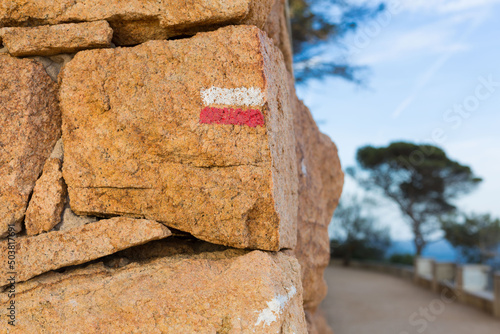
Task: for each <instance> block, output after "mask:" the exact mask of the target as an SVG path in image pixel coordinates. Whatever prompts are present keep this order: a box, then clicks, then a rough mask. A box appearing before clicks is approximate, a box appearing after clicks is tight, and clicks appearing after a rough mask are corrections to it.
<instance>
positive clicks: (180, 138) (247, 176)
mask: <svg viewBox="0 0 500 334" xmlns="http://www.w3.org/2000/svg"><path fill="white" fill-rule="evenodd" d="M60 76H61V91H60V101H61V107H62V110H63V140H64V145H65V147H64V148H65V160H64V168H63V173H64V179H65V180H66V183H67V185H68V191H69V196H70V203H71V208H72V210H73V211H74V212H75V213H77V214H79V215H82V214H87V215H96V216H109V215H126V216H131V217H144V218H147V219H151V220H156V221H160V222H163V223H165V224H166V225H167V226H169V227H173V228H176V229H179V230H181V231H185V232H189V233H191V234H193V235H194V236H196V237H197V238H199V239H202V240H206V241H210V242H213V243H218V244H223V245H228V246H232V247H238V248H247V247H248V248H256V249H263V250H274V251H276V250H279V249H282V248H292V247H294V246H295V241H296V235H297V230H296V219H297V214H296V213H297V170H296V168H297V166H296V165H297V164H296V154H295V138H294V133H293V119H292V117H293V116H292V111H291V108H290V101H289V92H288V84H287V71H286V69H285V66H284V64H283V58H282V55H281V53H280V52H279V50H278V49H276V48H275V47H274V46H273V45H272V41H271V40H270V39H269V38H268V37H267V36H266V34H265V33H263V32H262V31H260V30H259V29H258V28H256V27H253V26H230V27H226V28H221V29H219V30H217V31H214V32H208V33H200V34H198V35H196V36H195V37H193V38H190V39H181V40H174V41H150V42H147V43H144V44H142V45H140V46H137V47H134V48H116V49H106V50H89V51H82V52H80V53H78V54H77V55H76V56H75V58H74V59H73V60H72V61H70V62H69V63H68V64H67V65H66V66H65V67H64V69H63V71H62V72H61V74H60ZM206 108H208V109H206ZM218 112H227V114H224V115H225V116H224V115H222V114H218ZM204 113H205V114H204ZM251 115H260V116H261V119H260V120H259V119H254V118H252V117H253V116H251ZM201 116H206V117H207V118H206V119H204V118H203V117H201ZM226 116H227V118H226ZM250 116H251V117H250ZM217 117H219V118H217ZM231 117H234V118H231ZM259 122H261V123H259ZM259 124H262V125H259Z"/></svg>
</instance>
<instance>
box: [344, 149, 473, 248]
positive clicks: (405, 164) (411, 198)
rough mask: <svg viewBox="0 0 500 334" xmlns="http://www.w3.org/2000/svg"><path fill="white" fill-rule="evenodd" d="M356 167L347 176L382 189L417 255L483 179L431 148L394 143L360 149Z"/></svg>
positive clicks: (373, 188)
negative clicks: (408, 229) (442, 219)
mask: <svg viewBox="0 0 500 334" xmlns="http://www.w3.org/2000/svg"><path fill="white" fill-rule="evenodd" d="M357 162H358V167H357V168H354V167H351V168H348V170H347V172H348V173H349V174H350V175H351V176H353V177H354V178H355V179H356V180H357V181H358V183H359V184H360V185H361V186H362V187H364V188H365V189H367V190H376V191H377V190H378V191H381V192H382V193H383V194H384V195H385V196H386V197H387V198H389V199H390V200H392V201H393V202H394V203H395V204H396V205H397V206H398V207H399V209H400V211H401V213H402V214H403V216H404V217H405V218H406V219H407V221H408V222H409V223H410V227H411V229H412V232H413V235H414V244H415V248H416V252H417V255H421V254H422V250H423V249H424V247H425V246H426V244H427V242H428V239H429V236H430V235H431V234H433V233H434V232H436V231H438V230H439V228H440V223H439V218H440V216H442V215H443V214H448V213H451V212H453V211H454V210H455V206H454V205H453V203H452V201H453V200H454V199H456V198H458V197H460V196H462V195H465V194H467V193H469V192H471V191H472V190H473V189H474V188H475V187H476V186H477V185H478V184H479V183H480V182H481V181H482V180H481V179H480V178H478V177H476V176H475V175H474V174H473V172H472V171H471V169H470V167H468V166H464V165H461V164H460V163H458V162H456V161H453V160H451V159H449V158H448V157H447V156H446V153H445V152H444V151H443V150H442V149H440V148H438V147H436V146H432V145H417V144H412V143H407V142H395V143H392V144H390V145H389V146H387V147H378V148H377V147H373V146H366V147H362V148H360V149H359V150H358V152H357Z"/></svg>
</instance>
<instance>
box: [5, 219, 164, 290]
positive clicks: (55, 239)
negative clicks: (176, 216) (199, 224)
mask: <svg viewBox="0 0 500 334" xmlns="http://www.w3.org/2000/svg"><path fill="white" fill-rule="evenodd" d="M170 235H171V233H170V231H169V229H168V228H167V227H165V226H163V225H162V224H160V223H157V222H154V221H150V220H143V219H132V218H124V217H116V218H112V219H108V220H100V221H98V222H95V223H92V224H87V225H84V226H81V227H79V228H74V229H71V230H68V231H54V232H49V233H44V234H40V235H37V236H32V237H20V238H18V239H16V243H15V244H16V259H15V260H16V263H15V271H16V272H17V277H16V281H17V282H22V281H26V280H28V279H30V278H32V277H34V276H37V275H40V274H42V273H45V272H47V271H50V270H54V269H58V268H62V267H67V266H73V265H77V264H81V263H85V262H89V261H91V260H95V259H98V258H100V257H103V256H106V255H110V254H113V253H116V252H118V251H120V250H123V249H126V248H129V247H133V246H137V245H141V244H143V243H146V242H149V241H152V240H158V239H162V238H166V237H168V236H170ZM8 246H9V242H8V240H2V241H0V262H1V263H7V255H8ZM9 271H12V270H11V269H10V268H8V267H7V266H0V277H1V278H2V282H0V285H6V284H7V282H6V281H5V278H6V277H8V272H9Z"/></svg>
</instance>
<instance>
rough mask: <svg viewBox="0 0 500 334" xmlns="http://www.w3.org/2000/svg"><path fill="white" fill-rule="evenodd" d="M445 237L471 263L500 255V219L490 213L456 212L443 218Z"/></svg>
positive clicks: (484, 261)
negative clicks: (494, 217)
mask: <svg viewBox="0 0 500 334" xmlns="http://www.w3.org/2000/svg"><path fill="white" fill-rule="evenodd" d="M441 224H442V229H443V231H444V234H445V238H446V239H447V240H448V241H449V242H450V243H451V244H452V245H453V246H455V247H456V248H458V249H459V250H460V252H461V253H462V255H463V256H464V258H465V259H466V260H467V261H468V262H470V263H486V262H487V261H488V260H491V259H498V258H499V257H500V254H499V248H500V219H493V218H492V217H491V216H490V215H489V214H483V215H478V214H464V213H461V214H455V215H450V216H447V217H443V218H442V219H441Z"/></svg>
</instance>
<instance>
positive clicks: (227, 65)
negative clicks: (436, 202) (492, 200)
mask: <svg viewBox="0 0 500 334" xmlns="http://www.w3.org/2000/svg"><path fill="white" fill-rule="evenodd" d="M285 8H286V2H285V0H274V1H272V0H236V1H220V0H198V1H188V2H175V1H164V0H162V1H126V2H124V1H102V0H91V1H80V0H77V1H73V0H72V1H69V0H57V1H51V2H44V1H25V0H22V1H21V0H0V43H2V47H0V279H1V281H0V289H1V290H0V307H1V309H2V311H0V315H1V316H0V319H1V320H0V321H2V322H1V323H0V333H69V332H72V333H115V332H116V333H289V334H292V333H296V334H299V333H319V334H322V333H323V334H325V333H331V330H330V329H329V328H328V325H327V322H326V320H325V319H324V318H323V316H322V313H321V310H320V309H319V305H320V303H321V300H322V299H323V298H324V297H325V296H326V290H327V287H326V284H325V283H324V279H323V271H324V268H325V267H326V265H327V264H328V260H329V239H328V232H327V227H328V223H329V221H330V219H331V216H332V214H333V211H334V209H335V207H336V205H337V203H338V199H339V197H340V193H341V190H342V185H343V174H342V170H341V167H340V162H339V159H338V155H337V149H336V147H335V144H333V143H332V142H331V140H330V139H329V138H328V137H327V136H325V135H323V134H321V133H320V132H319V130H318V127H317V126H316V124H315V122H314V120H313V118H312V116H311V114H310V112H309V110H308V109H307V108H306V107H305V106H304V105H303V104H302V102H301V101H299V100H298V98H297V97H296V95H295V88H294V82H293V70H292V50H291V43H290V36H289V31H288V29H287V22H288V21H287V17H286V14H285ZM13 325H15V326H13Z"/></svg>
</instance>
